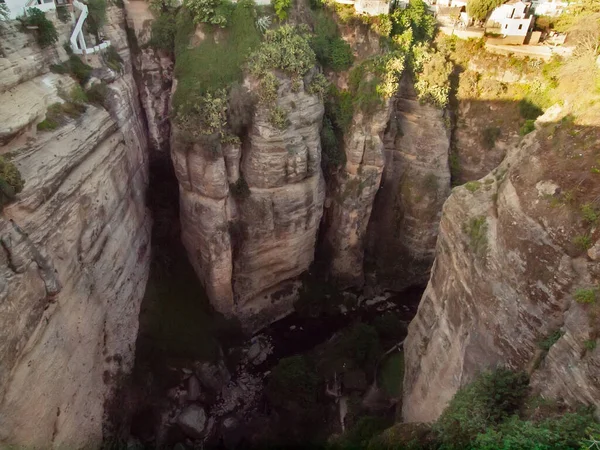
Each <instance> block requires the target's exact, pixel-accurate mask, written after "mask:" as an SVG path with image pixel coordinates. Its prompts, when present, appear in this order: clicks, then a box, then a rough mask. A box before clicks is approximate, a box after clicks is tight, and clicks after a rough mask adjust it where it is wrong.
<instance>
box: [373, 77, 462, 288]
mask: <svg viewBox="0 0 600 450" xmlns="http://www.w3.org/2000/svg"><path fill="white" fill-rule="evenodd" d="M393 108H394V109H393V112H392V117H391V118H390V124H389V126H388V129H387V131H386V135H385V139H384V142H385V150H384V155H385V166H384V171H383V178H382V181H381V186H380V187H379V191H378V193H377V196H376V198H375V204H374V206H373V213H372V215H371V221H370V222H369V228H368V231H367V235H368V246H367V255H366V260H367V261H366V262H367V270H369V269H370V271H372V272H373V278H374V280H375V281H376V283H377V285H378V286H381V287H384V288H387V289H393V290H397V291H400V290H402V289H405V288H407V287H409V286H412V285H425V284H426V283H427V280H428V279H429V270H430V269H431V265H432V264H433V260H434V257H435V244H436V239H437V234H438V227H439V222H440V216H441V213H442V206H443V204H444V201H445V200H446V198H447V197H448V195H449V194H450V168H449V165H448V152H449V148H450V137H449V132H448V131H447V128H446V126H445V122H444V116H443V111H442V110H440V109H437V108H435V107H433V106H429V105H426V104H421V103H419V101H418V100H417V98H416V94H415V91H414V89H413V86H412V82H411V81H410V79H409V78H408V77H404V78H403V80H402V82H401V86H400V91H399V94H398V96H397V97H396V98H395V99H394V106H393Z"/></svg>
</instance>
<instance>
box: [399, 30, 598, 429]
mask: <svg viewBox="0 0 600 450" xmlns="http://www.w3.org/2000/svg"><path fill="white" fill-rule="evenodd" d="M577 36H579V35H577V34H574V40H573V42H574V43H575V44H576V45H578V49H577V50H578V51H577V52H576V53H575V54H574V55H573V56H572V57H571V58H568V59H565V60H562V61H560V60H552V61H549V62H546V63H544V62H541V61H536V60H529V59H517V58H514V57H512V56H508V57H507V56H502V55H497V54H491V53H489V52H488V51H486V50H485V49H484V48H483V47H482V46H481V45H479V44H478V43H477V42H474V41H461V40H456V39H454V40H453V39H452V38H441V39H440V40H439V41H438V43H437V44H438V46H439V48H440V49H442V50H441V51H444V52H445V53H446V55H447V57H448V58H449V60H451V61H453V62H454V63H455V64H456V65H457V67H459V68H461V70H462V72H461V73H460V75H459V78H458V86H457V105H456V106H457V108H456V110H455V111H456V114H457V117H456V130H455V140H454V141H453V148H452V157H451V164H452V170H453V181H455V182H464V181H467V182H466V183H465V184H464V185H463V186H460V187H456V188H454V189H453V192H452V194H451V196H450V197H449V199H448V200H447V201H446V203H445V204H444V209H443V213H442V219H441V223H440V233H439V238H438V242H437V247H436V259H435V262H434V266H433V269H432V272H431V278H430V280H429V283H428V285H427V289H426V291H425V293H424V294H423V298H422V300H421V304H420V306H419V310H418V313H417V315H416V317H415V319H414V320H413V322H412V323H411V325H410V327H409V333H408V337H407V339H406V341H405V343H404V349H405V362H406V371H405V376H404V399H403V414H404V419H405V420H406V421H411V422H420V421H425V422H427V421H432V420H435V419H436V418H437V417H438V416H439V415H440V413H441V412H442V411H443V409H444V408H445V406H446V404H447V403H448V401H449V400H450V399H451V398H452V396H453V395H454V393H455V392H456V391H457V389H458V388H460V387H461V386H464V385H465V384H466V383H468V382H469V381H471V380H473V379H474V378H475V377H476V375H477V374H479V373H480V372H481V371H483V370H485V369H486V368H493V367H497V366H507V367H509V368H511V369H523V370H527V371H528V372H529V373H530V375H531V380H532V383H531V384H532V386H533V388H534V393H535V394H540V395H542V396H543V397H545V398H549V399H555V400H564V401H565V402H567V403H568V404H570V405H572V406H576V405H577V404H587V405H593V406H595V407H598V406H600V405H599V403H598V398H600V397H599V393H600V382H599V380H598V378H597V373H598V367H599V364H600V360H599V354H600V353H599V352H598V350H597V346H596V344H597V339H598V336H599V329H598V324H597V315H598V305H599V303H598V299H599V297H598V289H599V281H600V279H599V275H600V272H599V270H600V265H599V264H598V248H599V243H598V239H599V238H600V236H599V235H598V221H599V217H600V203H599V197H598V195H599V193H600V191H599V189H600V178H599V175H598V170H597V169H598V167H597V165H598V158H599V157H600V153H599V148H600V147H599V145H598V144H599V143H600V128H599V125H600V113H599V110H598V106H597V105H598V92H597V89H596V88H595V87H594V86H597V80H598V77H599V76H600V73H599V72H598V67H597V65H596V64H595V56H593V55H592V54H591V53H590V50H589V49H588V48H587V47H586V46H585V40H584V41H582V42H583V44H582V43H581V42H578V40H577V39H578V37H577ZM511 74H512V75H511ZM582 74H585V75H582ZM509 75H510V76H509ZM544 111H545V112H544ZM543 112H544V113H543ZM542 113H543V115H541V114H542ZM504 155H506V157H505V156H504ZM498 161H501V164H500V165H499V166H498V167H496V168H494V165H495V164H496V163H497V162H498ZM490 170H491V171H490ZM487 171H490V172H489V173H487V174H486V172H487ZM479 176H483V177H482V178H480V179H478V180H473V177H479Z"/></svg>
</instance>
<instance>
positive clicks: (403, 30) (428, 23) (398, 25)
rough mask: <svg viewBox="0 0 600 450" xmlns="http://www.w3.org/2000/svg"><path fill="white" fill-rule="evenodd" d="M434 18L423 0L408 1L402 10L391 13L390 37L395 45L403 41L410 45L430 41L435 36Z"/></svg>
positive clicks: (398, 9) (397, 9)
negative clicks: (392, 37)
mask: <svg viewBox="0 0 600 450" xmlns="http://www.w3.org/2000/svg"><path fill="white" fill-rule="evenodd" d="M435 24H436V22H435V18H434V17H433V15H432V14H431V13H430V12H429V9H428V6H427V4H426V3H425V2H424V1H423V0H410V1H409V3H408V6H407V7H406V8H404V9H402V8H396V10H395V11H394V12H393V13H392V36H394V41H396V42H397V43H399V41H400V42H402V40H403V39H404V40H405V41H406V40H409V41H410V43H419V42H426V41H430V40H431V39H432V38H433V35H434V34H435V27H436V25H435Z"/></svg>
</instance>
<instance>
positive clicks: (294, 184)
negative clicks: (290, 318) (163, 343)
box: [171, 3, 325, 330]
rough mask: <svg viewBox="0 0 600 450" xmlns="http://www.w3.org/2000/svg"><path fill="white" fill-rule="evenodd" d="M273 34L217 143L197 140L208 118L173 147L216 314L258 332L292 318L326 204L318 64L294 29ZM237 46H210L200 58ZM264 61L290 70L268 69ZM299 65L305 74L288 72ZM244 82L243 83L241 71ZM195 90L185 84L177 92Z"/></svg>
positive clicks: (189, 237)
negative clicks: (238, 115)
mask: <svg viewBox="0 0 600 450" xmlns="http://www.w3.org/2000/svg"><path fill="white" fill-rule="evenodd" d="M238 8H239V9H238ZM253 8H254V6H252V5H246V4H245V3H241V4H239V5H238V6H236V10H237V11H238V13H239V14H240V16H236V17H237V18H236V19H234V20H233V23H232V24H231V28H230V29H229V30H227V29H226V30H225V31H224V33H231V34H230V35H229V36H230V39H231V41H229V42H235V39H234V38H233V37H232V35H235V33H236V32H237V28H241V26H240V24H241V23H243V17H241V16H242V14H244V13H243V11H244V10H245V9H251V10H253ZM236 20H239V23H238V22H237V21H236ZM251 20H252V21H253V19H251ZM249 26H252V27H253V26H254V23H253V22H252V23H251V24H250V25H249ZM242 32H244V33H245V32H246V30H242ZM268 33H272V34H267V37H266V41H265V42H264V43H263V44H261V46H259V47H258V49H257V50H256V51H257V52H271V53H270V56H269V57H268V58H267V57H265V58H263V59H261V57H260V56H258V57H256V60H257V61H258V62H257V63H255V65H254V66H251V67H254V69H251V70H250V71H249V72H246V73H245V74H244V75H243V77H244V85H243V86H242V85H240V84H238V85H236V86H234V87H231V86H227V88H228V89H230V94H229V99H228V102H229V106H228V114H229V116H228V117H227V120H225V118H224V119H223V121H222V122H221V123H220V124H219V126H218V127H217V129H214V130H212V131H213V132H212V134H208V133H204V134H202V133H199V134H196V135H193V134H192V133H194V130H196V129H197V127H198V126H202V125H201V120H202V119H201V117H200V116H198V119H193V120H196V121H197V122H194V121H192V122H191V123H190V122H183V121H180V122H179V125H177V123H176V124H175V125H174V126H173V138H172V147H171V151H172V158H173V164H174V167H175V171H176V174H177V178H178V180H179V187H180V207H181V214H180V216H181V226H182V240H183V243H184V245H185V247H186V249H187V252H188V256H189V259H190V261H191V263H192V265H193V267H194V269H195V271H196V273H197V274H198V276H199V278H200V279H201V280H202V282H203V284H204V286H205V289H206V291H207V294H208V296H209V298H210V300H211V303H212V304H213V306H214V307H215V309H217V310H218V311H219V312H221V313H223V314H225V315H226V316H229V317H237V318H238V319H240V321H241V323H242V325H243V326H244V327H245V328H246V329H249V330H256V329H259V328H261V327H263V326H265V325H267V324H269V323H270V322H272V321H274V320H276V319H277V318H280V317H282V316H284V315H287V314H289V313H290V312H291V311H292V309H293V301H294V300H295V299H296V298H297V291H298V288H299V286H300V283H299V281H298V280H297V277H298V276H299V275H300V274H301V273H302V272H304V271H306V270H307V269H308V267H309V266H310V264H311V263H312V260H313V257H314V252H315V243H316V235H317V230H318V227H319V223H320V219H321V215H322V208H323V202H324V197H325V184H324V181H323V175H322V172H321V166H320V163H321V143H320V138H319V132H320V127H321V120H322V116H323V102H322V99H321V97H320V95H319V94H318V93H317V92H316V91H315V90H314V89H313V84H314V83H315V79H316V77H317V75H316V72H315V71H314V69H313V66H314V54H312V51H311V50H310V48H309V47H308V42H307V39H306V37H305V36H301V35H300V34H298V33H297V32H296V31H294V29H293V28H292V27H290V26H283V27H281V28H279V29H277V30H276V31H273V32H268ZM198 34H199V32H196V35H194V36H197V35H198ZM205 39H210V40H212V39H214V37H213V36H212V35H208V36H206V37H205ZM221 39H223V37H222V38H221ZM224 39H227V37H224ZM278 39H291V40H292V41H293V42H287V41H286V42H279V41H278ZM227 42H228V41H225V40H222V41H221V43H219V44H217V43H216V42H212V41H210V42H208V43H207V42H206V41H204V42H202V43H201V44H200V46H199V47H198V48H197V50H198V51H202V45H204V46H206V45H217V46H218V45H229V44H228V43H227ZM295 45H300V48H301V50H300V51H299V53H296V54H295V56H294V57H293V58H291V59H290V58H288V55H287V53H286V52H294V51H296V50H297V48H296V47H294V46H295ZM295 49H296V50H295ZM245 50H246V51H247V50H248V49H247V48H246V49H245ZM188 51H193V50H188ZM222 51H225V49H224V48H223V49H222ZM278 53H281V54H278ZM290 54H291V53H290ZM298 54H300V57H299V56H298ZM282 55H283V56H282ZM221 56H222V55H221V54H219V57H221ZM245 56H246V57H247V56H248V54H246V55H245ZM191 57H194V58H200V57H201V56H200V55H194V56H191ZM278 58H279V59H278ZM286 58H287V59H286ZM302 58H304V60H303V61H304V62H300V63H299V62H298V61H300V60H302ZM263 60H267V61H270V62H273V61H279V62H280V64H279V65H277V64H276V65H275V66H272V67H271V66H269V67H262V66H261V65H260V64H261V61H263ZM286 61H287V62H286ZM289 61H291V66H294V67H297V66H299V68H298V67H297V68H294V67H291V68H290V67H288V66H286V65H285V64H290V63H289ZM178 64H179V62H178ZM239 64H240V65H241V64H242V61H240V62H239ZM256 67H259V68H258V69H256ZM257 71H259V72H260V74H259V73H257ZM176 72H177V69H176ZM236 76H242V74H241V68H240V73H239V74H236ZM186 82H187V80H186V79H185V78H184V77H183V81H182V78H181V77H180V78H178V80H177V89H180V88H181V86H184V85H183V84H182V83H186ZM216 92H217V94H215V97H210V98H211V99H213V100H214V99H215V98H216V95H219V94H218V91H216ZM175 95H176V96H177V92H176V94H175ZM210 95H211V94H207V97H205V98H203V99H201V100H200V101H199V102H200V103H202V102H207V100H206V99H207V98H208V97H209V96H210ZM236 96H241V97H242V99H243V100H242V101H241V103H240V102H238V106H239V108H241V109H243V110H246V112H245V113H243V114H242V115H244V116H246V119H245V122H246V123H244V124H243V126H240V127H237V129H235V130H234V129H233V128H234V127H235V125H234V122H237V119H236V118H234V117H232V114H234V112H235V111H236V109H238V108H236V106H235V105H234V103H235V100H233V97H236ZM257 98H259V99H257ZM217 101H218V100H217ZM255 103H257V104H256V105H255V107H253V105H254V104H255ZM194 123H195V124H196V125H193V124H194ZM204 126H205V127H206V126H207V125H206V123H205V124H204ZM186 127H187V128H186Z"/></svg>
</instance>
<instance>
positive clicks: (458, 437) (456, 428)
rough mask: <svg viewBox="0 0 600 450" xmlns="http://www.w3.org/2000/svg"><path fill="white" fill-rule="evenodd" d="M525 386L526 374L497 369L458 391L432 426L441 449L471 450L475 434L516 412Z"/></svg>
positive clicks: (526, 386)
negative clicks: (469, 449)
mask: <svg viewBox="0 0 600 450" xmlns="http://www.w3.org/2000/svg"><path fill="white" fill-rule="evenodd" d="M528 384H529V379H528V377H527V374H526V373H524V372H517V373H515V372H512V371H510V370H508V369H503V368H500V369H496V370H495V371H493V372H484V373H483V374H481V375H480V376H479V377H478V378H477V379H475V380H474V381H473V382H472V383H470V384H468V385H467V386H465V387H463V388H461V389H460V390H459V391H458V392H457V393H456V395H455V396H454V398H453V399H452V401H451V402H450V404H449V405H448V407H447V408H446V409H445V410H444V412H443V413H442V415H441V416H440V418H439V419H438V421H437V422H436V424H435V425H434V430H435V432H436V434H437V436H438V439H439V441H440V443H441V444H442V447H443V448H445V449H456V450H459V449H460V450H462V449H465V448H472V447H471V444H472V443H473V442H474V441H475V439H476V437H477V435H478V434H480V433H484V432H485V431H486V430H487V429H488V428H489V427H492V426H494V425H497V424H499V423H500V422H502V421H503V420H504V419H506V418H507V417H509V416H511V415H512V414H514V413H515V412H517V411H518V410H519V408H520V407H521V406H522V404H523V402H524V400H525V397H526V395H527V392H528Z"/></svg>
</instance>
